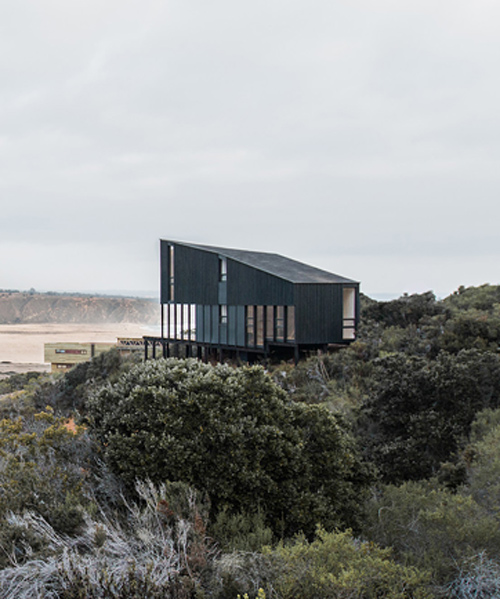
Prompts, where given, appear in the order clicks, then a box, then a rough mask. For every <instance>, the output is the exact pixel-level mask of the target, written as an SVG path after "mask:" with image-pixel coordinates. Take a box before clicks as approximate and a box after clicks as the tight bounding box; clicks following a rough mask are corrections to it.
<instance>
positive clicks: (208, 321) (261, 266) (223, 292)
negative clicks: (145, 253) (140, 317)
mask: <svg viewBox="0 0 500 599" xmlns="http://www.w3.org/2000/svg"><path fill="white" fill-rule="evenodd" d="M160 257H161V304H162V334H161V338H160V340H165V339H166V340H168V341H173V342H179V341H181V342H188V344H198V345H199V344H202V345H207V344H208V345H210V346H218V347H231V348H236V349H238V350H239V349H251V350H252V351H257V350H262V351H263V352H264V353H267V352H268V351H270V350H271V348H272V347H278V346H279V347H286V346H288V347H289V348H292V349H293V348H294V351H295V354H297V352H298V351H299V350H300V351H307V350H313V349H316V348H318V349H320V348H324V347H326V346H328V345H329V344H345V343H349V342H351V341H353V340H354V339H355V337H356V329H357V326H358V322H359V283H358V282H357V281H354V280H352V279H348V278H345V277H342V276H339V275H336V274H334V273H330V272H328V271H324V270H321V269H319V268H315V267H313V266H309V265H308V264H304V263H302V262H298V261H296V260H292V259H290V258H287V257H285V256H281V255H279V254H272V253H268V252H256V251H248V250H237V249H232V248H222V247H214V246H204V245H198V244H191V243H184V242H178V241H169V240H161V249H160ZM151 340H152V341H154V338H151ZM167 351H168V348H167Z"/></svg>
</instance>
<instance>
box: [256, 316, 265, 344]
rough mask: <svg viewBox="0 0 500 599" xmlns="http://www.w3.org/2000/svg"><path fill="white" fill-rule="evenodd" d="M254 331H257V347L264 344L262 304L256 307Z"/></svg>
mask: <svg viewBox="0 0 500 599" xmlns="http://www.w3.org/2000/svg"><path fill="white" fill-rule="evenodd" d="M256 321H257V322H256V324H257V327H256V333H257V341H256V345H257V347H263V346H264V306H257V307H256Z"/></svg>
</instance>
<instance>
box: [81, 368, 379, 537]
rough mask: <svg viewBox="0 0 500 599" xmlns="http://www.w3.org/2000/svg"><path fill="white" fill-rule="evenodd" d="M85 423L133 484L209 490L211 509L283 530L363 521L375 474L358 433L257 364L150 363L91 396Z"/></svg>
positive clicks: (115, 466)
mask: <svg viewBox="0 0 500 599" xmlns="http://www.w3.org/2000/svg"><path fill="white" fill-rule="evenodd" d="M89 422H90V425H91V428H92V430H93V431H94V433H95V435H96V437H97V439H98V441H99V442H100V444H101V448H102V452H103V454H104V456H105V458H106V460H107V462H108V464H109V465H110V467H111V468H112V469H113V470H114V471H115V472H116V473H118V474H119V475H120V476H121V477H123V478H124V480H126V481H128V483H129V485H130V486H132V485H133V483H134V481H135V480H136V479H137V478H144V477H149V478H151V479H152V480H153V481H154V482H161V481H165V480H170V481H182V482H185V483H187V484H190V485H193V486H196V487H197V488H198V489H200V491H202V492H205V493H207V494H208V496H209V498H210V501H211V503H212V515H215V514H217V513H218V512H219V511H220V510H222V509H224V508H226V509H228V510H229V511H230V512H232V513H233V514H237V513H239V512H246V513H251V512H252V511H253V512H257V511H258V510H259V509H260V510H261V511H262V513H264V514H265V515H266V525H267V526H269V527H271V529H272V530H273V532H274V533H275V534H278V535H282V534H285V535H290V534H294V533H295V532H298V531H299V530H303V531H304V532H306V533H307V534H309V535H311V534H314V529H315V526H316V524H317V523H319V522H322V523H323V524H324V525H325V526H326V527H329V528H332V527H334V526H353V525H356V524H357V520H358V515H359V510H360V503H361V502H362V499H363V496H364V495H363V493H364V490H365V489H366V485H367V482H368V480H369V476H368V471H367V470H366V468H365V467H364V466H363V464H362V463H361V461H360V459H359V458H358V456H357V453H356V448H355V444H354V440H353V439H352V437H351V436H350V435H349V434H348V433H347V431H346V429H345V426H344V425H343V423H342V422H341V420H340V419H339V418H337V417H336V416H334V415H333V414H331V413H330V412H329V411H328V410H326V409H324V408H322V407H320V406H307V405H304V404H301V403H290V402H289V401H288V400H287V397H286V395H285V393H284V392H283V391H282V390H281V389H280V388H279V387H278V386H277V385H276V384H275V383H274V382H273V381H272V380H271V378H270V377H269V376H268V375H266V374H265V372H264V371H263V369H262V368H260V367H252V368H248V367H246V368H232V367H229V366H226V365H217V366H215V367H214V366H210V365H207V364H202V363H201V362H199V361H196V360H177V359H173V358H172V359H168V360H154V361H149V362H146V363H144V364H140V365H138V366H136V367H134V368H133V369H132V370H131V371H130V372H128V373H126V374H125V375H123V376H122V377H121V378H120V379H119V380H118V382H117V383H116V384H115V385H113V386H106V387H104V388H102V389H101V390H100V391H99V392H98V393H97V394H96V395H95V397H94V398H93V399H92V400H91V401H90V402H89Z"/></svg>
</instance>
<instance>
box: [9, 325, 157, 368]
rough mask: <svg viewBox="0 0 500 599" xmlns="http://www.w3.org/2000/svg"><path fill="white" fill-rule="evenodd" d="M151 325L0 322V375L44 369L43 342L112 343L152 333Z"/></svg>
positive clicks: (45, 366) (154, 332)
mask: <svg viewBox="0 0 500 599" xmlns="http://www.w3.org/2000/svg"><path fill="white" fill-rule="evenodd" d="M156 333H157V331H156V330H155V329H154V327H148V326H142V325H139V324H109V325H105V324H2V325H0V376H1V375H2V374H3V375H5V374H6V373H12V372H29V371H41V372H43V371H48V370H50V366H49V365H48V364H44V362H43V357H44V356H43V346H44V344H45V343H58V342H70V341H74V342H77V343H82V342H96V343H98V342H103V343H114V342H116V338H117V337H142V336H143V335H155V334H156Z"/></svg>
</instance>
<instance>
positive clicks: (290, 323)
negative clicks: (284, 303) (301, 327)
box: [286, 306, 295, 341]
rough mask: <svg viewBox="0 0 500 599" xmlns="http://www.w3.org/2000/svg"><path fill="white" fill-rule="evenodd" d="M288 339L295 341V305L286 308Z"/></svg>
mask: <svg viewBox="0 0 500 599" xmlns="http://www.w3.org/2000/svg"><path fill="white" fill-rule="evenodd" d="M286 340H287V341H295V306H288V307H287V309H286Z"/></svg>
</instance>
